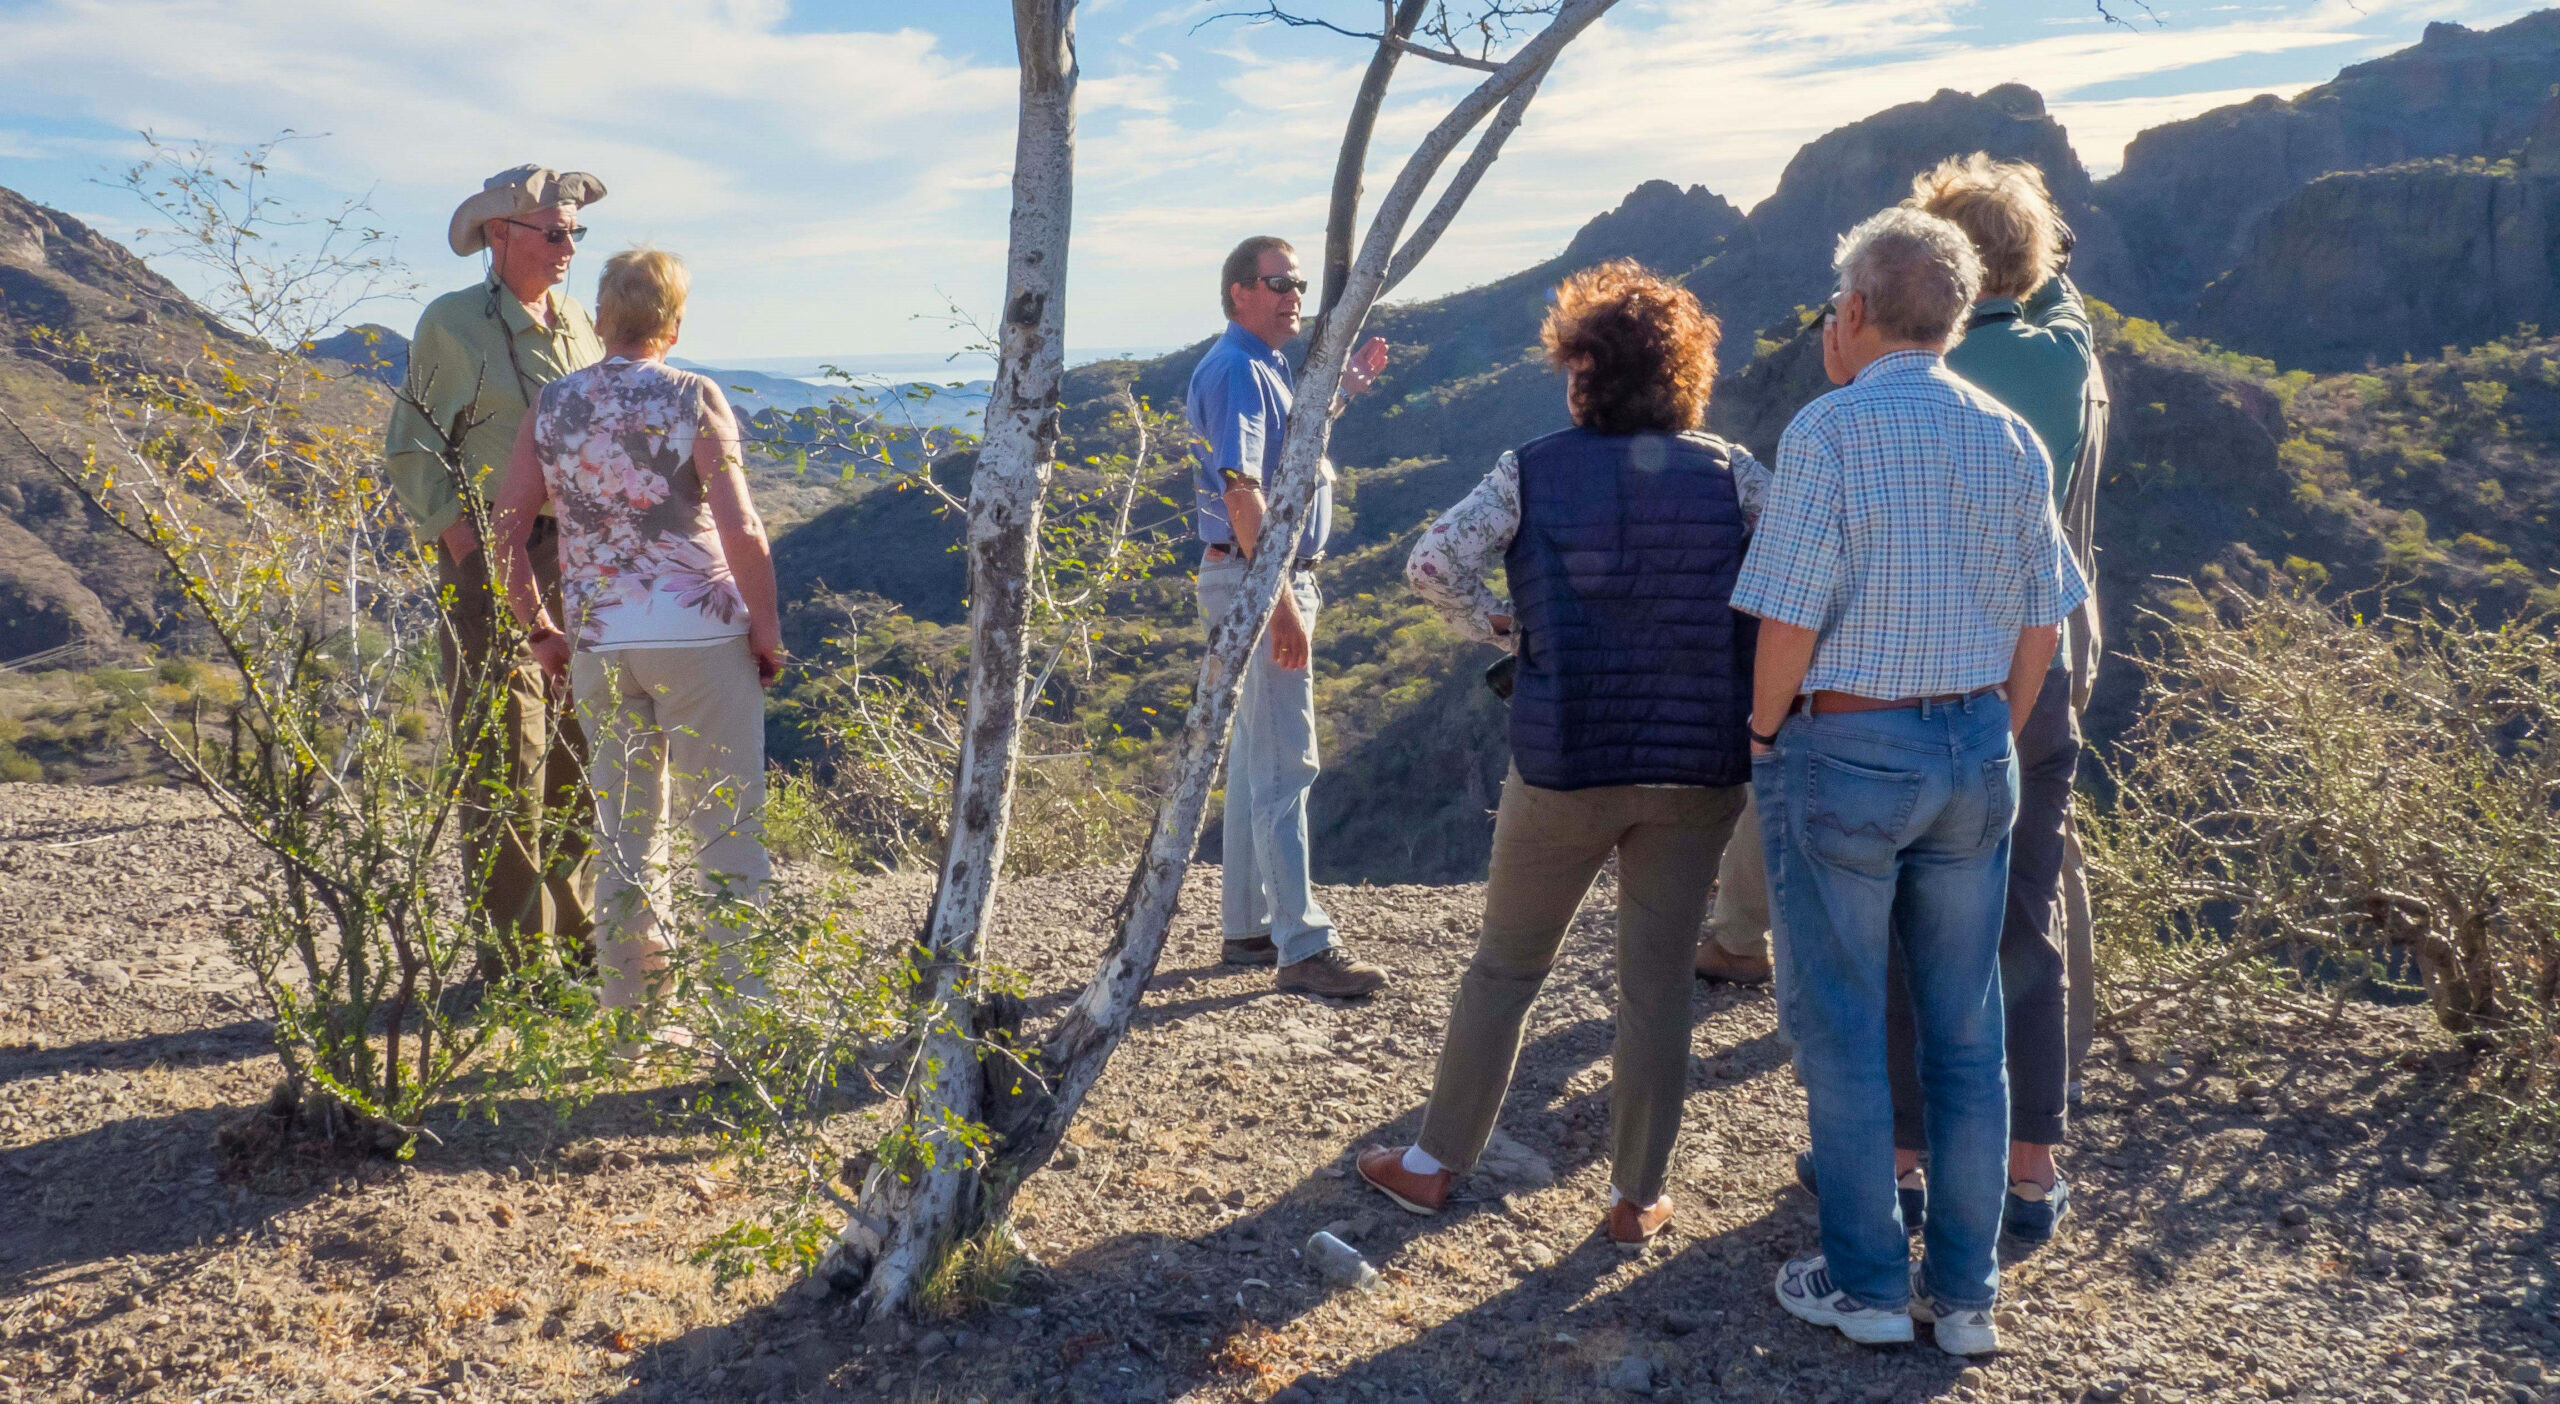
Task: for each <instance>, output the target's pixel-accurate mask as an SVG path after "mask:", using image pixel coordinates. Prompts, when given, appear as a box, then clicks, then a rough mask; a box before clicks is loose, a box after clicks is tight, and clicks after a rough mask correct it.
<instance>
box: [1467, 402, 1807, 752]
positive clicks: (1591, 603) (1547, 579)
mask: <svg viewBox="0 0 2560 1404" xmlns="http://www.w3.org/2000/svg"><path fill="white" fill-rule="evenodd" d="M1728 453H1729V450H1728V448H1727V447H1726V445H1725V444H1724V443H1723V442H1722V441H1721V440H1718V439H1716V438H1713V437H1711V436H1709V435H1707V434H1703V433H1691V434H1679V435H1672V434H1635V435H1625V436H1611V435H1605V434H1596V433H1593V432H1591V431H1589V430H1585V429H1567V430H1565V431H1564V432H1562V433H1559V434H1550V435H1548V436H1546V437H1545V438H1543V439H1538V440H1535V441H1534V442H1532V443H1530V444H1528V445H1527V446H1526V447H1523V448H1522V449H1520V450H1519V452H1518V455H1517V457H1518V459H1519V464H1520V529H1519V530H1518V531H1517V532H1515V533H1514V534H1513V535H1512V538H1511V549H1510V550H1509V551H1508V552H1506V553H1505V554H1504V557H1503V564H1504V566H1505V568H1506V570H1507V572H1508V574H1509V576H1510V585H1511V600H1512V608H1513V610H1514V611H1515V613H1516V616H1517V618H1518V621H1519V622H1518V627H1519V630H1520V635H1521V640H1520V664H1519V673H1518V675H1517V676H1516V678H1515V680H1514V682H1513V688H1512V694H1511V757H1512V760H1513V762H1514V763H1515V764H1517V765H1518V766H1519V768H1520V778H1521V779H1523V780H1525V781H1527V782H1528V783H1530V784H1532V785H1535V786H1538V787H1539V788H1541V789H1547V790H1586V789H1590V788H1593V787H1594V786H1599V785H1739V784H1742V783H1743V782H1744V781H1746V780H1748V779H1750V778H1751V742H1750V735H1751V734H1750V729H1749V728H1750V718H1751V663H1752V653H1753V650H1754V649H1755V648H1756V647H1757V646H1758V642H1759V627H1758V622H1757V621H1756V620H1754V619H1752V618H1751V617H1750V616H1749V615H1744V614H1737V613H1735V612H1734V609H1733V604H1732V601H1733V583H1734V579H1735V577H1736V576H1738V575H1739V574H1740V573H1741V571H1742V556H1743V551H1744V549H1745V547H1746V546H1747V545H1748V544H1749V534H1748V532H1747V531H1746V530H1745V528H1744V526H1743V521H1742V502H1741V499H1740V498H1739V496H1737V495H1736V493H1735V491H1734V483H1733V468H1732V461H1731V459H1730V458H1729V457H1728Z"/></svg>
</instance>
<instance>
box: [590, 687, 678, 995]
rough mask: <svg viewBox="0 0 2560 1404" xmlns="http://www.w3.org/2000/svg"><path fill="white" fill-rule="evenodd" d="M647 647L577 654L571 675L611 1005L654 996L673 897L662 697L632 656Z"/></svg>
mask: <svg viewBox="0 0 2560 1404" xmlns="http://www.w3.org/2000/svg"><path fill="white" fill-rule="evenodd" d="M638 656H639V653H637V652H634V653H588V652H585V651H583V650H581V651H579V652H577V653H574V654H571V655H570V657H569V682H570V686H571V688H572V690H573V691H574V692H575V694H576V697H577V706H578V714H579V717H580V719H581V720H582V721H583V722H584V724H585V727H586V733H587V735H588V736H589V737H590V738H591V739H592V743H593V749H592V751H591V753H590V756H589V760H588V772H589V774H591V775H592V776H593V777H594V782H595V805H596V828H595V832H596V838H597V842H598V851H597V855H596V857H597V863H598V867H599V871H598V872H597V874H596V887H595V913H596V927H595V945H596V966H597V969H598V971H599V973H600V974H601V975H602V976H603V986H604V993H603V999H604V1004H605V1007H606V1008H608V1009H630V1008H635V1007H637V1006H639V1005H640V1004H642V1003H644V1002H646V1001H647V1000H648V998H649V997H650V995H651V994H652V990H651V988H650V987H651V985H652V983H653V982H654V978H655V977H656V975H657V974H658V972H660V971H662V970H664V969H665V968H666V964H667V960H666V956H667V951H668V949H669V943H668V941H667V939H666V937H665V935H664V932H663V930H662V922H661V914H662V913H663V911H664V909H665V906H666V895H665V888H666V881H667V877H666V870H667V851H666V848H667V846H666V817H667V801H668V786H667V753H666V752H667V744H666V734H665V732H664V731H663V730H661V729H660V726H659V720H658V715H657V708H656V703H655V699H653V698H652V697H651V696H650V693H649V690H648V688H647V687H646V686H644V685H643V684H642V682H641V681H640V679H639V678H638V677H636V676H635V675H634V670H633V669H631V668H628V667H625V666H624V660H626V659H628V658H636V657H638Z"/></svg>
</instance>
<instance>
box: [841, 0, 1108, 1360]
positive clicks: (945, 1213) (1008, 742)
mask: <svg viewBox="0 0 2560 1404" xmlns="http://www.w3.org/2000/svg"><path fill="white" fill-rule="evenodd" d="M1013 21H1014V42H1015V46H1016V48H1017V49H1018V50H1019V51H1020V57H1021V64H1022V108H1021V116H1020V122H1019V128H1018V130H1017V134H1016V137H1015V142H1014V166H1013V229H1012V245H1011V250H1010V252H1009V254H1008V256H1007V261H1006V269H1005V300H1004V321H1003V326H1002V328H1001V331H1000V336H1001V346H1000V347H999V351H998V359H997V363H996V378H995V385H994V389H993V391H992V393H991V394H990V395H989V397H988V401H987V409H986V434H985V438H984V439H983V440H982V441H981V445H980V448H979V456H978V466H977V471H976V473H975V474H974V475H973V477H972V478H971V481H970V486H969V536H968V546H969V650H970V651H969V712H968V720H967V728H966V731H965V733H964V735H963V737H962V749H961V753H960V774H959V777H958V778H957V780H956V781H955V782H954V783H953V785H952V787H951V827H950V838H949V843H948V846H947V848H946V850H945V852H944V856H943V860H942V878H941V883H940V885H939V886H938V887H937V888H936V889H935V892H934V898H933V908H932V910H931V912H930V913H928V914H927V916H926V918H925V927H924V932H923V935H922V936H921V938H920V939H919V941H918V949H917V951H916V962H917V969H918V974H919V976H920V980H919V984H918V988H917V991H916V1008H917V1011H918V1013H917V1017H918V1018H919V1019H920V1020H922V1021H923V1029H922V1037H921V1040H920V1045H919V1054H918V1058H917V1061H916V1064H915V1067H916V1070H917V1071H916V1079H915V1082H914V1083H913V1085H911V1086H910V1088H909V1089H908V1122H909V1126H910V1127H911V1129H912V1130H913V1131H914V1132H915V1134H916V1135H917V1136H918V1137H919V1138H920V1139H921V1140H922V1142H923V1144H924V1145H925V1146H927V1147H928V1148H930V1149H931V1151H932V1152H933V1154H932V1157H931V1163H930V1164H926V1165H921V1166H914V1165H910V1166H904V1167H888V1166H883V1167H880V1168H877V1169H875V1170H874V1171H873V1173H872V1175H871V1180H870V1183H868V1184H866V1185H865V1186H864V1187H863V1197H862V1206H861V1209H860V1211H859V1212H857V1213H856V1214H855V1215H854V1216H853V1219H852V1221H851V1222H850V1223H848V1224H847V1226H846V1230H845V1241H844V1249H843V1250H841V1251H842V1252H843V1262H842V1264H841V1268H840V1269H839V1270H841V1269H842V1268H853V1267H854V1266H855V1265H856V1264H857V1263H861V1262H866V1261H867V1263H868V1266H869V1271H868V1276H867V1281H866V1282H865V1285H864V1287H863V1291H862V1304H863V1307H864V1311H865V1313H866V1314H867V1315H870V1316H875V1317H876V1316H880V1315H884V1314H887V1313H890V1312H894V1311H899V1310H902V1309H904V1308H905V1307H906V1306H907V1305H908V1304H909V1302H910V1300H911V1299H912V1297H913V1296H914V1293H915V1289H916V1286H917V1284H918V1283H919V1282H920V1281H921V1280H922V1279H923V1276H924V1274H925V1273H926V1272H927V1271H928V1270H929V1269H930V1268H931V1267H932V1265H933V1262H934V1260H935V1258H936V1256H937V1255H939V1254H940V1253H941V1252H942V1251H943V1250H944V1249H945V1248H946V1247H947V1246H948V1245H949V1244H950V1243H951V1242H952V1241H953V1240H954V1239H955V1238H957V1237H959V1236H962V1235H964V1234H966V1233H967V1232H969V1231H970V1230H971V1229H973V1228H974V1227H975V1226H976V1223H977V1222H978V1218H979V1213H978V1211H979V1196H978V1193H977V1182H978V1173H977V1169H976V1167H975V1164H974V1157H973V1156H972V1155H971V1154H970V1153H968V1152H967V1151H965V1149H964V1148H962V1147H958V1146H952V1145H947V1144H945V1143H944V1141H943V1139H942V1134H941V1133H942V1128H944V1127H946V1126H949V1125H953V1124H961V1125H967V1124H975V1123H978V1122H981V1121H982V1120H984V1117H985V1110H986V1108H985V1101H986V1098H985V1088H986V1078H985V1074H984V1071H983V1069H982V1068H981V1067H980V1065H979V1059H978V1054H979V1049H980V1047H981V1045H980V1043H979V1041H978V1037H977V1036H978V1035H979V1033H980V1032H982V1030H981V1029H980V1028H979V1027H978V1020H977V1009H978V997H979V990H978V988H977V982H976V979H975V973H976V969H977V961H978V953H979V948H980V942H981V938H982V936H983V934H984V932H985V930H986V927H987V924H988V922H989V921H990V920H991V919H992V918H993V915H994V911H995V897H996V882H997V878H998V876H999V874H1000V873H1001V872H1002V869H1003V867H1004V841H1005V828H1006V825H1007V823H1008V821H1009V820H1010V819H1011V818H1012V810H1013V780H1014V763H1015V759H1016V757H1017V755H1018V754H1019V753H1020V750H1021V744H1020V742H1021V735H1022V709H1023V686H1022V685H1023V678H1024V672H1025V668H1024V664H1025V661H1026V649H1025V634H1026V631H1027V630H1028V627H1029V622H1030V615H1031V598H1032V596H1031V590H1032V579H1031V573H1032V571H1033V569H1034V568H1035V565H1036V559H1035V558H1036V556H1037V553H1038V544H1039V532H1040V504H1041V496H1042V493H1043V491H1044V490H1045V489H1046V487H1047V486H1048V480H1049V469H1050V467H1051V465H1052V463H1053V462H1054V461H1055V458H1056V455H1057V441H1058V386H1059V381H1060V380H1061V379H1062V378H1063V377H1064V375H1065V369H1066V353H1065V347H1064V344H1063V342H1062V341H1061V328H1062V326H1063V323H1064V320H1065V308H1066V285H1067V233H1068V226H1069V222H1070V221H1069V216H1070V213H1071V210H1072V207H1073V202H1074V196H1075V99H1076V76H1077V73H1076V52H1075V0H1014V5H1013ZM900 1169H903V1170H904V1171H905V1173H904V1174H903V1175H902V1174H900V1173H897V1171H898V1170H900Z"/></svg>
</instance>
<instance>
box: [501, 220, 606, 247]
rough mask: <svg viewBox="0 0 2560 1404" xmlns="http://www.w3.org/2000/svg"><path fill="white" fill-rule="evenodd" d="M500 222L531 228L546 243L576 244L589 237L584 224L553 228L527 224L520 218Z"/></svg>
mask: <svg viewBox="0 0 2560 1404" xmlns="http://www.w3.org/2000/svg"><path fill="white" fill-rule="evenodd" d="M499 223H501V224H512V225H514V226H515V227H516V228H518V229H530V230H532V231H533V232H534V233H536V234H539V235H541V236H542V242H544V243H546V244H574V243H576V242H578V241H579V240H580V239H583V238H585V237H587V227H586V226H585V225H583V224H570V225H563V226H561V227H559V228H552V227H549V226H546V225H540V224H527V223H525V222H524V221H523V220H520V219H506V220H500V221H499Z"/></svg>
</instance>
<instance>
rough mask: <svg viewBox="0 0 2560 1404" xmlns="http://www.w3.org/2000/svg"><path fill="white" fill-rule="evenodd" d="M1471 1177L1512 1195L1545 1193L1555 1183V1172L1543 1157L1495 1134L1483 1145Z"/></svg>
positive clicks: (1552, 1166)
mask: <svg viewBox="0 0 2560 1404" xmlns="http://www.w3.org/2000/svg"><path fill="white" fill-rule="evenodd" d="M1475 1173H1476V1175H1477V1177H1478V1178H1481V1179H1485V1180H1487V1181H1489V1182H1495V1183H1500V1184H1502V1185H1503V1186H1505V1187H1506V1188H1509V1189H1512V1190H1515V1191H1517V1190H1539V1189H1545V1188H1546V1187H1548V1186H1549V1185H1552V1184H1554V1183H1555V1182H1556V1168H1555V1166H1554V1165H1553V1164H1551V1163H1549V1161H1548V1160H1547V1158H1546V1157H1545V1156H1543V1155H1540V1154H1538V1153H1537V1152H1536V1151H1533V1150H1531V1149H1529V1148H1528V1147H1527V1146H1524V1145H1522V1144H1520V1143H1519V1142H1518V1141H1516V1140H1513V1139H1512V1138H1511V1137H1509V1136H1506V1135H1504V1134H1503V1133H1502V1132H1499V1131H1496V1132H1494V1133H1493V1139H1491V1140H1489V1141H1487V1142H1485V1146H1484V1154H1483V1155H1481V1156H1479V1157H1477V1158H1476V1169H1475Z"/></svg>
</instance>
